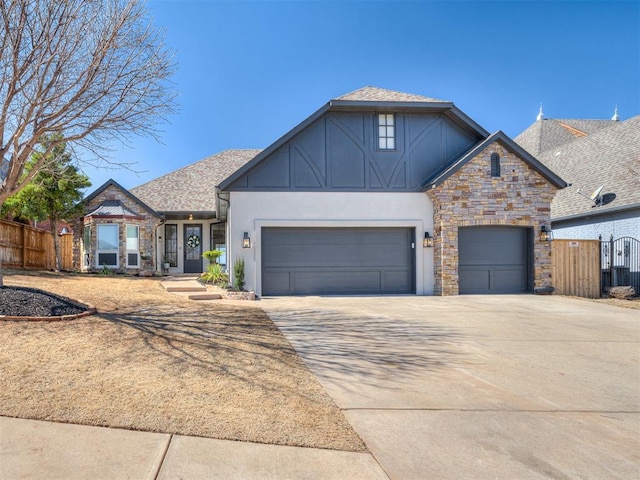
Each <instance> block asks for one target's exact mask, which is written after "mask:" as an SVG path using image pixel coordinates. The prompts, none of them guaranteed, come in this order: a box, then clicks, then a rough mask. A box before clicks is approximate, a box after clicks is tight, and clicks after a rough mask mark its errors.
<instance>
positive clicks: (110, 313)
mask: <svg viewBox="0 0 640 480" xmlns="http://www.w3.org/2000/svg"><path fill="white" fill-rule="evenodd" d="M4 281H5V285H10V286H20V287H26V288H36V289H40V290H44V291H46V292H50V293H52V294H55V295H57V296H61V297H65V298H69V299H74V300H75V301H78V302H80V303H81V304H84V305H89V304H91V305H95V306H96V308H97V310H98V313H97V314H94V315H92V316H87V317H82V318H77V319H74V320H68V321H58V322H21V321H0V344H1V345H2V348H1V349H0V415H4V416H10V417H19V418H32V419H42V420H49V421H58V422H69V423H76V424H85V425H104V426H110V427H120V428H129V429H134V430H145V431H153V432H165V433H176V434H182V435H196V436H203V437H211V438H219V439H230V440H241V441H251V442H259V443H270V444H280V445H295V446H306V447H317V448H328V449H337V450H347V451H365V447H364V444H363V443H362V441H361V439H360V438H359V437H358V435H357V434H356V433H355V432H354V431H353V429H352V428H351V426H350V425H349V424H348V422H347V421H346V419H345V417H344V415H343V414H342V412H341V411H340V409H338V407H337V406H336V405H335V403H334V402H333V400H332V399H331V398H330V397H329V396H328V395H327V394H326V392H325V391H324V389H323V388H322V387H321V386H320V384H319V383H318V382H317V380H316V379H315V377H313V376H312V375H311V373H310V372H309V370H308V369H307V368H306V366H305V365H304V363H303V362H302V360H301V359H300V358H299V357H298V355H297V354H296V353H295V351H294V350H293V348H292V347H291V345H290V344H289V343H288V342H287V340H286V339H285V338H284V336H283V335H282V334H281V333H280V331H279V330H278V329H277V328H276V326H275V325H274V324H273V322H272V321H271V320H270V319H269V318H268V316H267V315H266V314H265V313H264V312H263V311H262V309H261V308H260V307H259V306H258V304H257V303H253V302H235V303H234V302H225V303H221V304H217V303H210V302H207V303H206V304H201V303H197V302H194V301H191V300H188V299H187V298H185V297H182V296H178V295H172V294H169V293H167V292H166V291H165V290H164V289H163V288H162V287H161V286H160V282H159V280H158V279H154V278H136V277H120V276H101V275H94V276H88V275H85V276H83V275H62V274H53V273H46V272H42V273H37V274H36V273H31V274H25V273H22V272H20V273H15V272H10V273H9V274H7V273H6V272H5V278H4Z"/></svg>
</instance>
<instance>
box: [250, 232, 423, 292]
mask: <svg viewBox="0 0 640 480" xmlns="http://www.w3.org/2000/svg"><path fill="white" fill-rule="evenodd" d="M413 242H415V235H414V229H412V228H276V227H273V228H272V227H269V228H263V229H262V294H263V295H351V294H404V293H415V286H414V278H415V275H414V268H413V265H414V263H415V262H414V260H413V258H414V255H413V252H414V243H413Z"/></svg>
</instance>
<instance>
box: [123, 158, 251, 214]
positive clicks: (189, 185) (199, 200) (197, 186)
mask: <svg viewBox="0 0 640 480" xmlns="http://www.w3.org/2000/svg"><path fill="white" fill-rule="evenodd" d="M260 151H261V150H225V151H223V152H220V153H217V154H215V155H212V156H210V157H207V158H204V159H202V160H200V161H198V162H195V163H192V164H191V165H187V166H186V167H183V168H180V169H178V170H175V171H173V172H171V173H168V174H166V175H163V176H162V177H158V178H156V179H155V180H151V181H150V182H147V183H145V184H143V185H140V186H138V187H135V188H133V189H131V193H133V194H134V195H135V196H136V197H138V198H139V199H140V200H142V201H143V202H144V203H146V204H147V205H149V206H150V207H151V208H153V209H154V210H156V211H157V212H213V211H215V209H216V207H215V205H216V198H215V192H214V187H216V186H217V185H218V184H219V183H220V182H221V181H222V180H224V179H225V178H227V177H228V176H229V175H231V174H232V173H233V172H235V171H236V170H238V169H239V168H240V167H241V166H243V165H244V164H245V163H247V162H248V161H249V160H251V159H252V158H253V157H255V156H256V155H257V154H258V153H260Z"/></svg>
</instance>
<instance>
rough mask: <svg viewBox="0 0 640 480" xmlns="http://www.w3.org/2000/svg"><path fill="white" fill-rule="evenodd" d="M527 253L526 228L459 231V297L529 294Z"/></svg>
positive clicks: (472, 228)
mask: <svg viewBox="0 0 640 480" xmlns="http://www.w3.org/2000/svg"><path fill="white" fill-rule="evenodd" d="M528 252H529V247H528V229H526V228H521V227H502V226H498V227H496V226H490V227H461V228H460V229H459V230H458V258H459V262H458V278H459V291H460V293H462V294H465V293H469V294H483V293H496V294H498V293H526V292H528V290H529V270H528V269H529V262H528Z"/></svg>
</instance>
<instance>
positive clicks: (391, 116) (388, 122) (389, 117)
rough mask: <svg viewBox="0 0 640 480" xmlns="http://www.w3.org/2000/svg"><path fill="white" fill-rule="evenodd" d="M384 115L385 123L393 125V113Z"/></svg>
mask: <svg viewBox="0 0 640 480" xmlns="http://www.w3.org/2000/svg"><path fill="white" fill-rule="evenodd" d="M386 117H387V125H393V113H389V114H387V115H386Z"/></svg>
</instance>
